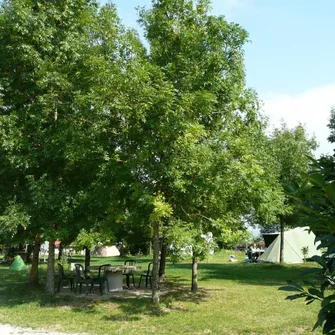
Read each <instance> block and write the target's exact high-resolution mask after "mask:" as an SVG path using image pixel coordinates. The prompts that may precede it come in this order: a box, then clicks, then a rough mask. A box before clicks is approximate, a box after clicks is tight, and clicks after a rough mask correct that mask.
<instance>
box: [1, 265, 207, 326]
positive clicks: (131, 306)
mask: <svg viewBox="0 0 335 335" xmlns="http://www.w3.org/2000/svg"><path fill="white" fill-rule="evenodd" d="M43 276H44V273H43V272H42V273H41V276H40V278H41V282H43V279H42V278H43ZM27 279H28V277H27V273H26V272H14V271H10V270H8V268H4V267H1V266H0V283H1V284H0V308H16V307H17V306H19V305H29V306H35V307H38V308H56V309H66V310H69V312H72V313H75V314H83V315H85V314H87V315H90V317H92V316H94V315H96V317H97V318H98V319H99V313H100V312H101V310H104V311H105V312H106V311H107V315H106V313H102V315H101V318H100V319H101V320H102V321H107V322H109V321H113V322H117V321H120V322H121V321H122V322H125V321H126V322H127V321H129V322H130V321H136V320H140V319H141V318H142V317H143V315H147V316H148V317H156V316H159V315H162V314H164V311H160V313H157V312H156V311H155V307H154V306H153V304H152V302H151V294H150V291H149V290H147V289H140V290H136V292H137V293H138V295H136V296H135V295H134V296H130V295H124V296H121V297H120V296H119V297H117V296H113V294H111V295H103V296H100V294H98V293H96V294H88V295H86V294H77V295H76V294H74V293H71V292H70V290H69V288H67V289H64V292H63V293H64V294H56V295H49V294H46V293H45V287H44V285H30V284H28V282H27ZM183 282H184V280H182V279H180V278H179V277H178V276H175V277H170V278H169V281H166V282H165V283H163V284H162V292H163V294H162V297H161V301H162V305H163V306H164V305H168V304H169V301H171V300H172V299H173V301H182V302H186V301H188V302H194V303H200V302H201V301H202V300H203V299H205V298H206V296H207V294H206V292H205V291H204V290H199V292H198V293H196V294H194V293H192V292H191V291H190V288H189V286H185V285H184V284H183ZM108 310H111V311H113V313H110V314H109V313H108Z"/></svg>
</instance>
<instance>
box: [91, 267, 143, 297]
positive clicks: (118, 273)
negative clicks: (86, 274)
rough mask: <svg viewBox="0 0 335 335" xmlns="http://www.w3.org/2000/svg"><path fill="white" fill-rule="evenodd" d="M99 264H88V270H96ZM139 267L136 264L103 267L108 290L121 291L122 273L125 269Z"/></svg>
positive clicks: (136, 268)
mask: <svg viewBox="0 0 335 335" xmlns="http://www.w3.org/2000/svg"><path fill="white" fill-rule="evenodd" d="M99 266H100V265H92V266H88V267H87V270H88V271H95V270H96V271H97V270H99ZM138 269H141V267H140V266H137V265H111V266H108V267H106V268H105V272H106V277H107V280H108V284H109V291H110V292H111V291H121V290H123V280H122V274H123V272H124V271H126V270H133V271H135V270H138Z"/></svg>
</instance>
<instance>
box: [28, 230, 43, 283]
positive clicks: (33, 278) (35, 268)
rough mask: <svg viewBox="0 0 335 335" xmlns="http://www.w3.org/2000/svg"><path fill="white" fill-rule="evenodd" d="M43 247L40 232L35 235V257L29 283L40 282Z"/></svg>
mask: <svg viewBox="0 0 335 335" xmlns="http://www.w3.org/2000/svg"><path fill="white" fill-rule="evenodd" d="M40 247H41V236H40V234H38V233H37V234H36V235H35V241H34V248H33V259H32V262H31V270H30V273H29V283H30V284H38V261H39V253H40Z"/></svg>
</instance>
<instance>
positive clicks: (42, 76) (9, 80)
mask: <svg viewBox="0 0 335 335" xmlns="http://www.w3.org/2000/svg"><path fill="white" fill-rule="evenodd" d="M0 20H1V30H0V44H1V48H0V86H1V87H2V88H3V89H2V93H3V106H2V107H1V113H0V114H1V115H0V126H1V127H0V131H1V134H0V136H1V150H0V151H1V156H2V157H3V161H2V169H1V171H2V172H1V173H2V178H3V179H4V180H6V184H5V185H6V188H5V187H3V188H2V191H3V192H1V196H2V200H3V202H2V204H1V205H2V206H3V212H5V213H7V214H8V213H12V212H13V211H12V210H11V208H9V206H13V204H15V206H16V207H15V208H19V209H20V212H18V214H20V213H22V215H24V217H25V218H27V220H29V225H27V227H26V231H27V232H29V233H30V238H31V239H35V253H34V255H35V257H34V262H33V267H32V271H31V274H30V280H31V281H32V282H38V276H37V274H38V272H37V265H38V262H37V261H38V251H39V244H40V240H41V238H43V239H50V241H53V240H55V238H59V239H62V240H73V239H74V238H75V237H76V235H77V234H78V232H79V231H80V229H81V228H87V229H89V228H90V227H91V226H93V225H96V223H97V221H98V222H101V221H103V220H105V219H106V216H107V214H106V212H107V211H108V208H109V210H110V211H111V208H112V207H113V205H115V204H118V199H117V194H118V188H117V187H116V186H115V184H116V180H117V178H116V175H118V176H119V177H121V176H122V175H123V174H122V173H119V174H118V171H122V169H123V167H122V166H121V165H120V163H119V158H118V153H117V151H118V150H119V138H120V135H119V132H122V131H123V130H124V131H126V129H124V128H123V127H122V122H123V118H122V113H121V112H120V110H121V107H119V106H120V105H119V103H120V104H121V106H122V109H123V110H126V108H127V106H126V104H125V103H123V101H122V99H123V92H124V91H126V92H127V89H128V88H129V86H130V84H129V83H130V81H129V79H130V76H128V77H127V76H126V75H125V73H126V72H127V68H128V67H131V66H132V67H133V68H134V67H135V62H136V57H135V55H136V52H137V51H136V50H140V51H141V48H138V47H137V46H136V45H137V44H136V43H137V39H136V37H135V35H134V34H133V33H130V32H128V31H126V30H125V29H124V28H123V27H122V26H121V24H120V22H119V19H118V17H117V14H116V9H115V7H114V6H113V5H106V6H105V7H103V8H101V9H100V10H98V5H97V2H96V1H94V0H92V1H86V0H64V1H57V2H51V3H50V1H43V0H42V1H35V0H7V1H3V2H2V7H1V13H0ZM140 51H139V52H140ZM132 62H133V63H132ZM128 91H129V89H128ZM128 96H129V94H128ZM120 100H121V102H120ZM107 129H108V131H107ZM107 172H108V173H107ZM107 176H108V177H107ZM120 179H121V180H122V178H120ZM113 191H115V192H113ZM112 194H113V196H112ZM107 206H109V207H108V208H107ZM15 208H14V207H12V209H15ZM99 213H101V214H99ZM20 215H21V214H20ZM7 217H8V215H7ZM6 220H7V222H8V223H9V222H10V219H9V218H8V219H6ZM11 220H12V223H13V224H14V223H15V222H14V221H13V220H14V219H11ZM25 222H26V221H24V222H23V223H24V224H25ZM23 223H21V225H22V224H23ZM13 224H12V225H11V229H13V228H15V227H14V225H13ZM17 232H18V233H19V232H20V231H19V230H18V231H17ZM49 245H50V246H51V247H53V245H54V244H53V243H50V244H49ZM50 254H53V253H52V252H51V253H50ZM51 263H52V260H51V262H50V264H51ZM48 269H49V270H50V273H49V274H48V278H50V279H52V278H53V275H52V274H53V266H50V267H48ZM48 287H49V290H50V291H51V290H52V288H53V285H52V283H51V284H50V285H48Z"/></svg>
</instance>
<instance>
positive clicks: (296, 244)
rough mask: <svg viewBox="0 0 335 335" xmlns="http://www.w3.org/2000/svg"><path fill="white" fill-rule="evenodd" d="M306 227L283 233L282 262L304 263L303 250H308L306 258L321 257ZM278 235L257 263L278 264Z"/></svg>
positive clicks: (313, 236)
mask: <svg viewBox="0 0 335 335" xmlns="http://www.w3.org/2000/svg"><path fill="white" fill-rule="evenodd" d="M308 229H309V228H308V227H298V228H294V229H291V230H288V231H285V232H284V262H285V263H302V262H303V261H304V253H303V248H308V249H306V250H307V253H306V258H310V257H312V256H314V255H321V252H320V250H317V249H316V246H315V244H314V239H315V235H314V234H313V232H310V233H308ZM279 253H280V233H278V236H277V237H276V239H275V240H274V241H273V242H272V243H271V244H270V246H269V247H268V248H267V249H266V250H265V252H264V253H263V254H262V255H261V256H260V257H259V258H258V261H263V262H272V263H279Z"/></svg>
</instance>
